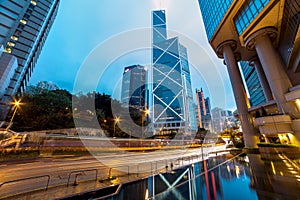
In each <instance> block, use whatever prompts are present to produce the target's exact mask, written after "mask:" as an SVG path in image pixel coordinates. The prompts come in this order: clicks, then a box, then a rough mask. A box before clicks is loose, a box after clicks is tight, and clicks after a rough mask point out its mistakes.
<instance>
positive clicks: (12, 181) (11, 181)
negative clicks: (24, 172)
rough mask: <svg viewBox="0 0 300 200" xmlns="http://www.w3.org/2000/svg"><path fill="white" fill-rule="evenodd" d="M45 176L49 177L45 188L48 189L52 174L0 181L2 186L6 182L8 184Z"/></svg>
mask: <svg viewBox="0 0 300 200" xmlns="http://www.w3.org/2000/svg"><path fill="white" fill-rule="evenodd" d="M43 177H47V178H48V180H47V184H46V186H45V190H47V189H48V186H49V183H50V178H51V176H50V175H41V176H31V177H26V178H20V179H15V180H10V181H5V182H2V183H0V187H2V186H3V185H5V184H8V183H15V182H21V181H25V180H30V179H38V178H43Z"/></svg>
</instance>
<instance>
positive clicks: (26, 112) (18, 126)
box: [12, 90, 74, 131]
mask: <svg viewBox="0 0 300 200" xmlns="http://www.w3.org/2000/svg"><path fill="white" fill-rule="evenodd" d="M22 102H23V105H22V106H21V108H20V109H18V111H17V114H16V116H15V119H14V124H13V127H12V129H13V130H16V131H33V130H45V129H59V128H73V127H74V123H73V117H72V95H71V94H70V93H69V92H68V91H66V90H53V91H48V90H42V91H40V92H34V93H25V94H24V95H23V97H22Z"/></svg>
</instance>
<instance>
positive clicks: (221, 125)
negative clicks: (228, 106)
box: [211, 108, 235, 134]
mask: <svg viewBox="0 0 300 200" xmlns="http://www.w3.org/2000/svg"><path fill="white" fill-rule="evenodd" d="M211 115H212V129H213V132H214V133H217V134H219V133H221V132H223V131H224V130H225V129H227V128H229V127H230V126H231V125H232V124H233V123H234V121H235V120H234V116H233V113H232V111H230V110H224V109H222V108H213V109H212V110H211Z"/></svg>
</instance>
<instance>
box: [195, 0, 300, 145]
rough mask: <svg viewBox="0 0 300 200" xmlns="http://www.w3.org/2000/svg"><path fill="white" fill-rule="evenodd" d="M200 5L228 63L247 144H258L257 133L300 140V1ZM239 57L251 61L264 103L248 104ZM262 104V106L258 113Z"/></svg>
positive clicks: (230, 1)
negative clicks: (262, 93)
mask: <svg viewBox="0 0 300 200" xmlns="http://www.w3.org/2000/svg"><path fill="white" fill-rule="evenodd" d="M199 5H200V9H201V14H202V16H203V21H204V26H205V29H206V33H207V38H208V40H209V43H210V45H211V46H212V48H213V50H214V51H215V53H216V55H217V56H218V57H219V58H221V59H224V64H226V66H227V69H228V73H229V77H230V80H231V84H232V88H233V92H234V96H235V100H236V104H237V108H238V112H239V116H240V120H241V125H242V128H243V135H244V140H245V145H246V146H252V147H256V144H257V142H258V136H263V137H265V139H266V141H268V138H269V137H270V138H271V137H279V138H283V137H287V136H288V137H289V138H290V142H291V143H293V144H298V145H299V140H300V79H299V77H300V62H299V61H300V29H299V23H300V17H299V13H300V12H299V11H300V2H299V1H298V0H297V1H295V0H225V1H223V0H222V1H221V0H213V1H207V0H199ZM239 61H248V62H250V63H251V64H253V65H254V67H255V69H256V72H257V75H258V80H259V82H260V83H261V85H262V89H263V92H264V95H265V98H266V103H264V104H261V105H260V106H258V107H257V106H256V107H250V103H249V101H248V98H247V96H246V92H245V88H244V85H243V81H242V78H241V72H240V71H239V68H238V62H239ZM262 108H263V109H264V110H265V111H266V112H263V115H264V116H260V117H259V114H258V113H259V112H261V109H262ZM253 113H256V114H257V115H256V118H255V120H254V122H255V123H254V124H253V123H252V122H253V116H254V114H253ZM272 114H277V115H276V117H274V116H273V118H272V117H270V116H268V115H272ZM274 118H276V119H274ZM279 126H280V127H281V128H280V130H278V129H277V130H276V127H279ZM258 129H259V132H260V135H259V132H258Z"/></svg>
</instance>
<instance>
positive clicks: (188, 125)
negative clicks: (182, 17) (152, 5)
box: [152, 10, 196, 135]
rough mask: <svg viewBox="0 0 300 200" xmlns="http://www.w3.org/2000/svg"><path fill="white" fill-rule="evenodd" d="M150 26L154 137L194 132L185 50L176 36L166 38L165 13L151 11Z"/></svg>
mask: <svg viewBox="0 0 300 200" xmlns="http://www.w3.org/2000/svg"><path fill="white" fill-rule="evenodd" d="M152 25H153V29H152V42H153V43H152V56H153V58H152V62H153V68H152V77H153V88H152V94H153V98H152V101H153V102H152V104H153V105H154V106H153V112H152V120H153V123H154V134H162V135H164V134H170V133H181V134H187V133H190V132H191V131H196V121H195V120H196V119H195V113H194V105H193V94H192V88H191V77H190V70H189V64H188V56H187V50H186V48H185V47H184V46H183V45H182V44H180V42H179V38H178V37H174V38H169V39H168V37H167V29H166V14H165V11H164V10H157V11H153V12H152Z"/></svg>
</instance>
